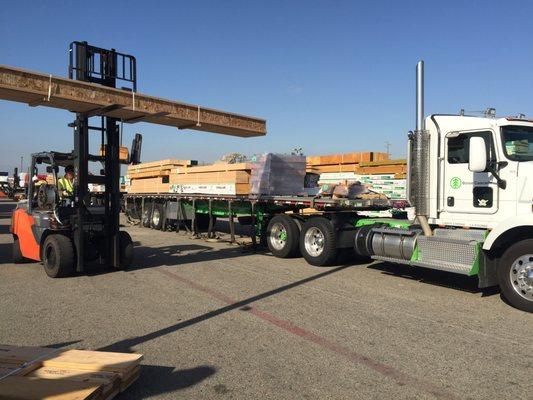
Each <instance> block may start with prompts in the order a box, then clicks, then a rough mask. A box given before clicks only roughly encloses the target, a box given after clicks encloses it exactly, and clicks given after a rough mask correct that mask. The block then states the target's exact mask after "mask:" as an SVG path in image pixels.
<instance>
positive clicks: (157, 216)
mask: <svg viewBox="0 0 533 400" xmlns="http://www.w3.org/2000/svg"><path fill="white" fill-rule="evenodd" d="M160 219H161V215H160V213H159V210H158V209H157V208H156V209H155V210H154V212H153V213H152V225H153V226H159V220H160Z"/></svg>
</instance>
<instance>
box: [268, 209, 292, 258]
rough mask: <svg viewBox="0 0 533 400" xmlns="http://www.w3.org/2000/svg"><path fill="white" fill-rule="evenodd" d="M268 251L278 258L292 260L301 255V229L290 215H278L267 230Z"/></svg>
mask: <svg viewBox="0 0 533 400" xmlns="http://www.w3.org/2000/svg"><path fill="white" fill-rule="evenodd" d="M265 237H266V241H267V245H268V249H269V250H270V252H271V253H272V255H274V256H275V257H278V258H292V257H297V256H299V253H300V248H299V246H300V228H299V227H298V224H297V223H296V221H294V219H293V218H291V217H290V216H288V215H276V216H275V217H273V218H272V219H271V220H270V222H269V223H268V226H267V230H266V236H265Z"/></svg>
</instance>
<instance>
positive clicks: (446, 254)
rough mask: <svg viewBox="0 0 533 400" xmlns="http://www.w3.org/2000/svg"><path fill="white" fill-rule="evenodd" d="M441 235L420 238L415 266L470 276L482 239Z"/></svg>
mask: <svg viewBox="0 0 533 400" xmlns="http://www.w3.org/2000/svg"><path fill="white" fill-rule="evenodd" d="M439 233H440V232H437V235H436V236H419V237H418V240H417V244H418V259H417V260H413V261H412V263H413V265H417V266H421V267H428V268H433V269H439V270H443V271H449V272H455V273H459V274H464V275H470V274H471V271H472V267H473V265H474V263H475V262H476V259H477V257H478V254H479V244H480V243H481V240H482V238H481V237H479V238H475V237H470V238H466V239H464V238H463V239H459V238H457V237H449V236H447V235H440V234H439ZM450 236H451V235H450Z"/></svg>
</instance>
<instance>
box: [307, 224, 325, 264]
mask: <svg viewBox="0 0 533 400" xmlns="http://www.w3.org/2000/svg"><path fill="white" fill-rule="evenodd" d="M304 245H305V251H306V252H307V254H309V255H310V256H311V257H318V256H320V255H321V254H322V252H323V251H324V234H323V233H322V231H321V230H320V229H318V228H316V227H312V228H310V229H308V230H307V232H305V238H304Z"/></svg>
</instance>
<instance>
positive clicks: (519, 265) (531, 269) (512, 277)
mask: <svg viewBox="0 0 533 400" xmlns="http://www.w3.org/2000/svg"><path fill="white" fill-rule="evenodd" d="M498 264H499V265H498V282H499V284H500V290H501V292H502V295H503V297H505V299H506V300H507V301H508V302H509V303H510V304H511V305H512V306H513V307H515V308H518V309H519V310H522V311H527V312H533V277H531V278H530V277H528V273H533V239H527V240H522V241H520V242H518V243H515V244H513V245H512V246H511V247H509V248H508V249H507V250H506V251H505V252H504V253H503V255H502V257H501V258H500V260H499V263H498Z"/></svg>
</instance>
